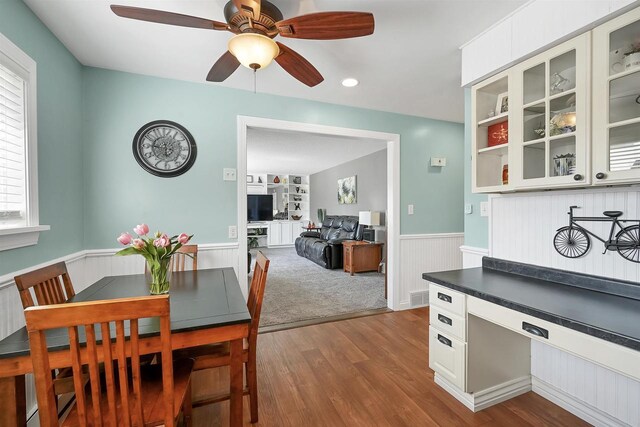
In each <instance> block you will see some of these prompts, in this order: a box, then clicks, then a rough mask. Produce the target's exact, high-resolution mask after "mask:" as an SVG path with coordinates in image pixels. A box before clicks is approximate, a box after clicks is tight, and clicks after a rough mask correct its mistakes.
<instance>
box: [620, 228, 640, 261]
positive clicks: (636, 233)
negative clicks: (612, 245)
mask: <svg viewBox="0 0 640 427" xmlns="http://www.w3.org/2000/svg"><path fill="white" fill-rule="evenodd" d="M616 246H617V247H618V253H619V254H620V256H621V257H622V258H624V259H626V260H629V261H632V262H637V263H640V226H637V225H631V226H629V227H625V228H623V229H622V230H620V232H619V233H618V234H617V235H616Z"/></svg>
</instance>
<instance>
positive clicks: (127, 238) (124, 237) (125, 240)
mask: <svg viewBox="0 0 640 427" xmlns="http://www.w3.org/2000/svg"><path fill="white" fill-rule="evenodd" d="M118 242H120V244H122V245H125V246H127V245H128V244H129V243H131V234H129V233H122V234H120V237H118Z"/></svg>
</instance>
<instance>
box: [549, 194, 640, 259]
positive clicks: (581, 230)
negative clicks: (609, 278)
mask: <svg viewBox="0 0 640 427" xmlns="http://www.w3.org/2000/svg"><path fill="white" fill-rule="evenodd" d="M574 209H578V206H569V212H567V214H568V215H569V225H568V226H565V227H561V228H560V229H558V232H557V233H556V235H555V236H554V238H553V247H554V248H555V250H556V251H557V252H558V253H559V254H560V255H562V256H563V257H565V258H579V257H581V256H583V255H585V254H586V253H587V252H589V249H590V248H591V237H593V238H595V239H597V240H599V241H601V242H602V243H603V245H604V252H602V254H603V255H604V254H606V253H607V251H612V252H617V253H618V255H620V256H621V257H622V258H624V259H626V260H627V261H631V262H635V263H640V235H639V234H638V230H639V227H640V226H639V225H638V223H639V222H640V220H638V219H621V218H620V217H621V216H622V215H623V212H622V211H604V212H602V215H603V216H601V217H587V216H580V217H574V216H573V210H574ZM579 222H597V223H599V224H602V223H603V222H610V223H611V228H610V230H609V233H608V234H606V235H605V236H607V237H605V238H602V237H600V236H598V235H597V234H595V233H593V232H592V231H589V230H588V229H587V228H586V227H585V226H584V225H582V224H579ZM628 223H631V225H626V224H628ZM589 236H591V237H589ZM612 236H615V237H612Z"/></svg>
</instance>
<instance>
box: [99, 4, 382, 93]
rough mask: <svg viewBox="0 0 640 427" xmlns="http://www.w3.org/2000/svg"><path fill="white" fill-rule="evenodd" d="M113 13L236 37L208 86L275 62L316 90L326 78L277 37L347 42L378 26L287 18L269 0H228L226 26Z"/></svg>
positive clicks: (155, 13)
mask: <svg viewBox="0 0 640 427" xmlns="http://www.w3.org/2000/svg"><path fill="white" fill-rule="evenodd" d="M111 10H112V11H113V12H114V13H115V14H116V15H118V16H121V17H123V18H130V19H137V20H140V21H148V22H156V23H160V24H169V25H177V26H180V27H192V28H202V29H207V30H217V31H229V32H231V33H233V34H235V36H233V37H232V38H231V39H230V40H229V45H228V48H229V50H227V52H225V53H224V54H223V55H222V56H221V57H220V59H218V61H216V63H215V64H214V65H213V67H212V68H211V70H210V71H209V74H208V75H207V80H208V81H210V82H222V81H224V80H225V79H226V78H227V77H229V76H230V75H231V74H233V72H234V71H235V70H236V69H237V68H238V67H239V66H240V64H242V65H244V66H246V67H248V68H251V69H253V70H254V71H255V70H258V69H260V68H264V67H266V66H267V65H269V64H270V63H271V61H272V60H274V59H275V61H276V62H277V63H278V64H279V65H280V66H281V67H282V68H284V70H285V71H286V72H288V73H289V74H291V75H292V76H293V77H295V78H296V79H298V80H299V81H300V82H302V83H304V84H306V85H307V86H310V87H313V86H315V85H317V84H318V83H320V82H322V81H323V80H324V77H322V75H321V74H320V73H319V72H318V70H317V69H316V68H315V67H314V66H313V65H311V63H310V62H309V61H307V60H306V59H304V57H302V55H300V54H299V53H297V52H295V51H294V50H292V49H291V48H288V47H287V46H285V45H284V44H282V43H280V42H275V41H273V38H274V37H276V36H277V35H280V36H282V37H290V38H298V39H314V40H334V39H347V38H352V37H362V36H368V35H370V34H373V30H374V25H375V24H374V19H373V14H371V13H366V12H319V13H311V14H308V15H302V16H297V17H295V18H290V19H284V17H283V15H282V12H280V10H279V9H278V8H277V7H276V6H275V5H274V4H273V3H270V2H268V1H267V0H231V1H229V2H228V3H227V4H226V5H225V7H224V16H225V19H226V21H227V22H226V23H224V22H218V21H212V20H210V19H205V18H198V17H196V16H189V15H182V14H179V13H173V12H166V11H162V10H154V9H144V8H139V7H131V6H119V5H111Z"/></svg>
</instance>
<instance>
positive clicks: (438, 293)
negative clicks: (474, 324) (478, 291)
mask: <svg viewBox="0 0 640 427" xmlns="http://www.w3.org/2000/svg"><path fill="white" fill-rule="evenodd" d="M429 305H431V306H436V307H440V308H443V309H445V310H447V311H448V312H450V313H452V314H457V315H458V316H462V317H464V316H465V315H466V308H467V307H466V304H465V295H464V294H463V293H460V292H457V291H453V290H451V289H449V288H445V287H444V286H439V285H436V284H434V283H429Z"/></svg>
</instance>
